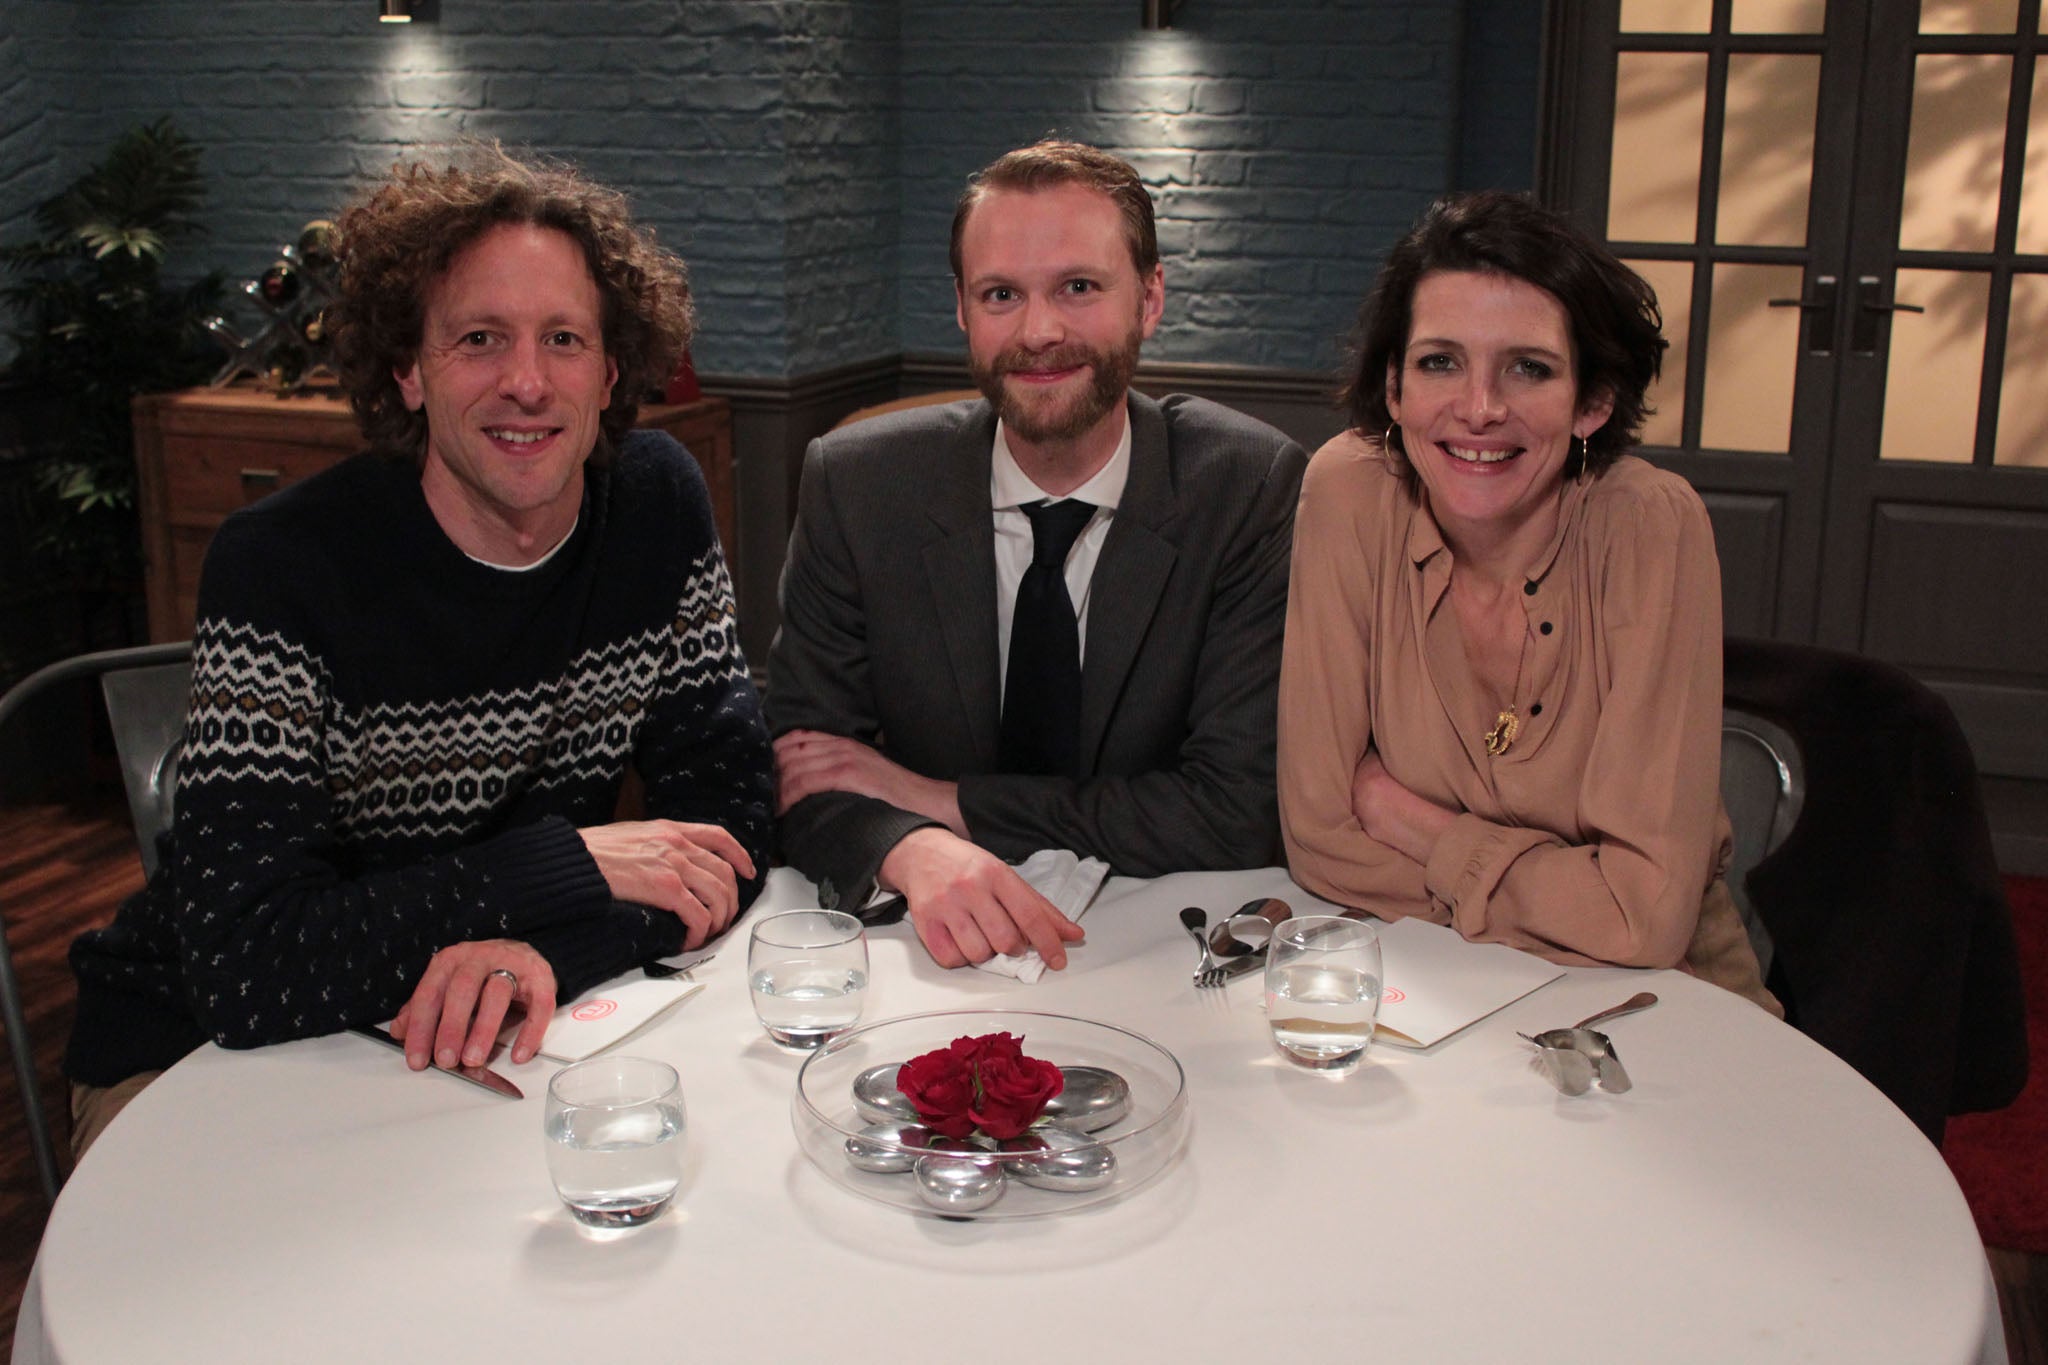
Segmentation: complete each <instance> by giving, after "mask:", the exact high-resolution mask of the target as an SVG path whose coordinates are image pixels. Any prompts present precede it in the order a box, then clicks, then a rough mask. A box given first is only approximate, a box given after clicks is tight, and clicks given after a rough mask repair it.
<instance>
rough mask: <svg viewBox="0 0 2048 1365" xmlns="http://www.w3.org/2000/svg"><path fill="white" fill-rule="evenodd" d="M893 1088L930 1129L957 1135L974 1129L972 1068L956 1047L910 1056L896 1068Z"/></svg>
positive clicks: (951, 1135) (953, 1135)
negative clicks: (908, 1102)
mask: <svg viewBox="0 0 2048 1365" xmlns="http://www.w3.org/2000/svg"><path fill="white" fill-rule="evenodd" d="M963 1041H965V1040H963ZM896 1088H897V1089H898V1090H900V1091H902V1092H903V1094H904V1097H905V1098H906V1099H908V1100H909V1101H910V1105H911V1107H912V1108H913V1109H915V1110H917V1116H918V1117H919V1118H920V1119H922V1120H924V1126H925V1127H927V1128H929V1129H931V1130H932V1131H933V1132H935V1133H943V1134H945V1135H946V1136H947V1137H956V1138H961V1137H966V1136H967V1135H968V1134H969V1133H971V1132H973V1131H974V1116H973V1115H972V1114H971V1113H969V1112H968V1111H969V1110H970V1109H972V1108H973V1107H974V1072H973V1070H972V1069H971V1068H970V1067H969V1066H968V1063H967V1058H966V1057H964V1056H962V1055H960V1053H959V1052H957V1051H956V1050H954V1049H951V1048H940V1049H939V1050H938V1051H936V1052H927V1053H925V1054H924V1055H923V1056H922V1057H913V1058H911V1059H910V1060H909V1061H907V1062H905V1063H904V1064H903V1065H902V1067H901V1068H900V1069H899V1070H898V1071H897V1072H896Z"/></svg>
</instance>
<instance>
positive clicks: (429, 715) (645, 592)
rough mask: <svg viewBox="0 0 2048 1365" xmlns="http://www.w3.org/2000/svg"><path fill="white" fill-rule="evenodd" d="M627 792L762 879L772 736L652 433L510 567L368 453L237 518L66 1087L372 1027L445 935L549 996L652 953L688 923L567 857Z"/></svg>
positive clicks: (682, 456)
mask: <svg viewBox="0 0 2048 1365" xmlns="http://www.w3.org/2000/svg"><path fill="white" fill-rule="evenodd" d="M629 766H631V767H632V768H634V769H636V770H637V771H638V772H639V773H640V774H641V776H642V777H643V778H644V779H645V783H646V791H647V809H648V814H649V816H651V817H658V818H669V819H677V820H691V821H700V822H703V823H708V824H717V825H721V826H723V827H724V828H726V829H727V830H729V831H730V832H731V833H732V834H733V835H734V836H735V837H736V838H737V839H739V841H740V842H741V844H743V845H744V846H745V847H746V848H747V851H748V853H749V854H750V855H751V856H752V857H753V859H754V862H755V866H756V867H757V868H759V869H763V870H765V869H766V867H767V854H768V848H767V842H768V831H769V820H770V816H769V809H770V804H771V798H772V793H773V770H772V759H771V755H770V751H769V747H768V737H767V731H766V729H765V727H764V725H763V723H762V720H761V714H760V703H759V698H758V697H757V695H756V693H755V691H754V688H753V685H752V683H751V681H750V680H749V676H748V672H747V667H746V660H745V658H744V657H743V656H742V654H741V652H740V647H739V640H738V634H737V630H736V627H735V621H734V611H733V594H732V585H731V580H730V578H729V577H728V575H727V572H726V568H725V562H724V559H723V557H722V556H721V555H720V553H719V550H718V542H717V536H716V531H715V529H714V522H713V520H712V514H711V507H710V501H709V498H708V496H707V495H706V493H705V490H704V485H703V479H702V476H701V475H700V474H699V472H698V471H697V468H696V464H695V462H694V461H693V460H691V459H690V457H689V456H688V454H687V453H685V452H684V451H683V450H682V449H681V447H679V446H677V445H676V444H675V443H674V442H673V441H671V440H669V439H668V438H667V437H665V436H662V435H660V434H658V433H649V432H636V433H633V434H632V435H631V436H629V437H628V438H627V440H626V441H625V442H624V443H623V446H622V448H621V450H620V451H619V453H618V455H617V457H616V459H615V460H613V461H612V462H611V464H610V465H609V467H608V468H605V469H592V470H590V471H589V473H588V476H587V478H586V482H585V493H584V500H583V507H582V514H581V516H580V517H579V520H578V523H577V527H576V530H575V531H574V532H573V533H572V534H571V536H570V538H569V541H568V542H567V543H566V544H564V545H563V546H562V547H561V549H560V550H559V551H558V552H557V553H556V554H555V555H554V556H553V557H552V558H551V559H549V560H548V561H547V562H546V563H545V564H543V565H541V566H540V567H538V568H536V569H533V570H529V571H526V572H520V573H512V572H506V571H503V570H498V569H493V568H490V567H488V566H484V565H480V564H477V563H476V562H475V561H473V560H470V559H469V558H467V557H466V556H464V555H463V554H462V553H461V552H460V551H459V550H457V549H456V548H455V546H454V545H453V544H452V543H451V542H449V541H448V539H447V538H446V536H445V535H443V534H442V533H441V532H440V529H439V526H438V524H437V523H435V522H434V520H433V514H432V513H431V511H429V510H428V508H427V507H426V503H425V499H424V498H423V497H422V496H421V493H420V488H419V480H418V477H417V474H416V472H415V471H414V469H413V468H412V467H411V465H409V464H408V463H405V462H393V461H390V460H386V459H382V458H379V457H376V456H361V457H358V458H357V459H355V460H351V461H349V462H347V463H346V464H344V465H341V466H338V467H337V468H335V469H333V470H330V471H328V472H327V473H325V474H322V475H320V476H318V477H316V478H314V479H310V480H308V481H307V482H305V483H304V484H301V485H298V486H297V487H295V488H291V489H287V490H285V491H284V492H283V493H280V494H279V495H277V496H276V497H273V498H271V499H268V500H266V501H265V502H263V503H262V504H259V505H258V506H256V507H254V508H250V509H248V510H247V511H244V512H242V513H238V514H236V515H235V516H234V517H232V518H230V519H229V521H228V522H227V523H226V524H225V525H223V526H222V528H221V530H220V532H219V534H218V535H217V536H216V538H215V541H214V544H213V546H212V548H211V549H210V550H209V552H208V556H207V562H206V568H205V571H204V574H203V575H202V581H201V587H200V602H199V624H198V627H197V629H196V632H195V635H194V642H193V695H192V705H191V711H190V714H189V716H188V719H187V726H186V747H185V752H184V755H183V758H182V761H181V771H180V775H179V787H178V799H177V818H176V824H175V827H174V828H173V830H172V832H171V834H170V836H169V837H168V841H167V845H166V848H165V858H164V864H163V867H162V869H161V870H160V871H159V873H158V875H157V876H156V877H155V878H153V879H152V881H151V882H150V884H149V886H147V887H146V888H145V889H144V890H143V891H142V892H141V893H139V894H138V895H137V896H136V897H135V898H134V899H132V900H131V901H130V902H129V903H128V904H127V905H125V906H123V907H122V910H121V913H120V914H119V916H117V918H116V920H115V922H114V924H113V925H112V926H110V927H109V928H107V929H105V930H101V931H97V932H95V933H89V934H86V935H84V936H82V937H81V938H80V939H79V941H78V942H77V943H76V944H74V945H73V948H72V964H73V967H74V969H75V970H76V972H77V974H78V978H79V1016H78V1024H77V1026H76V1028H75V1030H74V1032H73V1035H72V1042H71V1048H70V1052H69V1055H68V1057H67V1060H66V1069H67V1071H68V1072H69V1074H70V1075H71V1077H72V1078H73V1079H74V1080H81V1081H86V1082H88V1083H91V1084H96V1085H107V1084H112V1083H113V1082H114V1081H117V1080H119V1079H121V1078H123V1077H125V1076H127V1075H131V1074H134V1073H135V1072H137V1071H142V1070H150V1069H155V1068H158V1067H162V1066H166V1065H169V1064H170V1063H171V1062H173V1061H176V1060H177V1058H179V1057H181V1056H183V1055H184V1054H185V1053H186V1052H187V1051H190V1050H191V1048H193V1047H195V1046H197V1045H198V1044H199V1043H200V1042H202V1041H205V1040H207V1039H212V1040H214V1041H216V1042H219V1043H220V1044H222V1045H223V1046H227V1047H251V1046H257V1045H260V1044H264V1043H271V1042H279V1041H283V1040H285V1039H289V1038H298V1037H306V1036H311V1035H315V1034H321V1033H329V1032H333V1031H335V1030H337V1029H341V1028H345V1027H348V1026H350V1025H352V1024H360V1023H368V1022H375V1021H380V1020H383V1019H388V1018H390V1017H391V1016H392V1015H393V1014H395V1013H396V1012H397V1010H398V1008H399V1006H401V1005H402V1004H403V1003H404V1002H405V1001H406V999H407V998H408V997H409V996H410V995H411V993H412V988H413V986H414V985H415V984H416V983H417V982H418V980H419V977H420V974H421V972H423V971H424V970H425V968H426V965H427V962H428V960H429V959H430V958H431V957H432V956H433V954H434V953H435V952H437V951H438V950H440V949H441V948H443V947H446V946H447V945H449V944H451V943H457V942H462V941H465V940H471V939H485V938H514V939H521V940H524V941H525V942H527V943H530V944H532V945H533V947H534V948H536V949H537V950H538V951H539V952H540V953H541V954H542V955H543V956H544V957H546V958H547V959H548V962H549V964H550V966H551V967H552V968H553V969H554V971H555V975H556V978H557V985H558V991H559V994H560V998H562V999H568V998H570V997H571V996H573V995H575V994H577V993H580V992H581V991H583V990H585V989H587V988H588V987H590V986H592V985H594V984H596V983H598V982H600V981H602V980H604V979H606V978H607V977H609V976H612V975H615V974H617V973H618V972H621V971H624V970H626V969H627V968H629V967H631V966H633V965H634V964H635V963H637V962H641V961H645V960H647V959H648V958H651V957H655V956H659V955H661V954H665V953H671V952H674V951H676V950H677V949H678V948H679V947H680V946H681V942H682V935H683V925H682V922H681V921H680V920H679V919H677V918H676V917H675V916H674V915H672V914H669V913H667V912H663V911H655V910H652V909H649V908H648V907H645V906H641V905H637V904H633V903H630V902H624V901H617V900H614V899H613V898H612V896H611V893H610V890H609V888H608V887H607V886H606V884H605V881H604V878H603V876H602V874H600V873H599V871H598V869H597V865H596V863H595V861H594V860H593V859H592V858H591V857H590V854H589V852H588V851H587V850H586V849H585V848H584V845H583V842H582V839H581V838H580V837H579V836H578V835H577V833H576V831H577V829H578V828H579V827H582V826H587V825H596V824H603V823H605V822H607V821H608V820H610V819H611V818H612V811H613V809H614V806H615V803H616V801H617V797H618V792H619V788H620V784H621V782H622V781H623V779H624V776H625V773H626V770H627V768H628V767H629ZM758 889H759V881H758V879H756V880H755V881H753V882H749V883H746V884H744V885H743V887H742V893H743V897H744V898H745V899H746V900H749V901H750V900H751V899H752V897H753V895H754V893H755V892H756V891H758Z"/></svg>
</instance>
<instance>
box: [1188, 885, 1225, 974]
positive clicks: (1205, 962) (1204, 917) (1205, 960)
mask: <svg viewBox="0 0 2048 1365" xmlns="http://www.w3.org/2000/svg"><path fill="white" fill-rule="evenodd" d="M1180 922H1181V925H1182V927H1184V928H1185V929H1186V930H1187V931H1188V936H1189V937H1190V938H1192V939H1194V941H1195V946H1196V947H1198V948H1200V949H1201V950H1202V960H1201V962H1200V963H1198V964H1196V967H1195V978H1194V980H1195V985H1196V986H1198V987H1208V986H1220V985H1222V984H1223V964H1222V963H1220V962H1218V961H1217V960H1216V954H1215V953H1213V952H1211V951H1209V939H1208V936H1207V935H1206V934H1204V933H1203V932H1202V931H1203V930H1204V929H1206V928H1208V927H1209V912H1208V911H1206V910H1203V909H1202V908H1200V907H1199V906H1194V905H1190V906H1189V907H1188V908H1187V909H1185V910H1183V911H1181V912H1180Z"/></svg>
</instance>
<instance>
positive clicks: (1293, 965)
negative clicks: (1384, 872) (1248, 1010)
mask: <svg viewBox="0 0 2048 1365" xmlns="http://www.w3.org/2000/svg"><path fill="white" fill-rule="evenodd" d="M1381 980H1382V972H1381V968H1380V931H1379V926H1378V925H1376V924H1373V923H1371V922H1369V921H1365V920H1355V919H1347V918H1345V917H1344V916H1341V915H1302V916H1299V917H1297V918H1295V919H1290V920H1287V921H1285V922H1283V923H1282V924H1281V925H1280V926H1279V927H1278V928H1277V929H1275V930H1274V931H1273V937H1272V939H1271V940H1270V941H1269V942H1268V943H1267V944H1266V1022H1267V1023H1268V1024H1269V1025H1270V1026H1271V1027H1272V1030H1273V1041H1274V1043H1275V1044H1277V1045H1278V1046H1279V1048H1280V1050H1281V1052H1282V1053H1284V1054H1285V1055H1286V1056H1287V1057H1288V1058H1289V1059H1290V1060H1292V1061H1293V1062H1295V1063H1296V1064H1297V1065H1300V1066H1304V1067H1310V1068H1313V1069H1315V1070H1319V1071H1348V1070H1350V1069H1351V1068H1352V1067H1353V1066H1356V1065H1357V1064H1358V1060H1359V1058H1361V1057H1363V1056H1364V1055H1365V1049H1366V1045H1367V1044H1368V1043H1370V1042H1372V1029H1373V1021H1374V1019H1375V1018H1377V1017H1378V1015H1379V1012H1380V982H1381Z"/></svg>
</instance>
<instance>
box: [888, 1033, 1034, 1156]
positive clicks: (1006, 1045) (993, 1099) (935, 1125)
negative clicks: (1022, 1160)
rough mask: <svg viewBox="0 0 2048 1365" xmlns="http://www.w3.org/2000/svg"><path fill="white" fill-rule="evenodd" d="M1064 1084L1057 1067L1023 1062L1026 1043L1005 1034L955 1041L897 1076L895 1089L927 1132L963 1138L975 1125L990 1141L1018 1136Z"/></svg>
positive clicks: (911, 1062)
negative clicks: (909, 1105)
mask: <svg viewBox="0 0 2048 1365" xmlns="http://www.w3.org/2000/svg"><path fill="white" fill-rule="evenodd" d="M1066 1084H1067V1078H1066V1077H1065V1076H1064V1075H1062V1074H1061V1073H1060V1069H1059V1068H1058V1067H1056V1066H1054V1065H1053V1064H1052V1063H1051V1062H1042V1061H1039V1060H1038V1059H1037V1058H1035V1057H1026V1056H1025V1055H1024V1040H1023V1039H1022V1038H1017V1037H1012V1036H1011V1035H1010V1034H1008V1033H985V1034H983V1035H981V1036H980V1037H979V1038H955V1039H954V1040H953V1041H952V1043H951V1044H949V1045H948V1046H946V1047H942V1048H937V1049H935V1050H933V1051H931V1052H927V1053H925V1054H924V1055H923V1056H921V1057H913V1058H911V1059H910V1060H909V1061H907V1062H905V1063H904V1064H903V1065H902V1067H901V1068H900V1069H898V1071H897V1073H896V1088H897V1089H898V1090H900V1091H902V1092H903V1094H904V1096H905V1097H906V1098H907V1099H908V1100H909V1101H910V1104H911V1107H912V1108H914V1109H916V1110H917V1115H918V1117H919V1118H921V1119H923V1120H924V1124H925V1127H927V1128H930V1129H931V1130H932V1131H933V1132H935V1133H943V1134H945V1135H946V1136H947V1137H966V1136H967V1135H968V1134H970V1133H972V1132H973V1131H974V1130H975V1128H976V1127H977V1126H978V1127H979V1128H980V1129H981V1131H982V1132H984V1133H986V1134H987V1135H988V1136H990V1137H992V1138H998V1139H1000V1138H1011V1137H1016V1136H1017V1135H1018V1134H1019V1133H1021V1132H1023V1131H1024V1130H1025V1129H1026V1128H1029V1127H1030V1126H1031V1124H1032V1122H1033V1121H1034V1120H1036V1119H1037V1118H1038V1116H1039V1114H1040V1113H1042V1112H1043V1111H1044V1109H1045V1104H1046V1101H1047V1100H1050V1099H1051V1098H1052V1097H1053V1096H1054V1095H1057V1094H1059V1093H1060V1091H1061V1090H1063V1089H1065V1088H1066Z"/></svg>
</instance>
